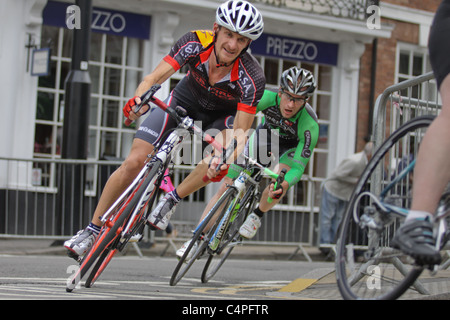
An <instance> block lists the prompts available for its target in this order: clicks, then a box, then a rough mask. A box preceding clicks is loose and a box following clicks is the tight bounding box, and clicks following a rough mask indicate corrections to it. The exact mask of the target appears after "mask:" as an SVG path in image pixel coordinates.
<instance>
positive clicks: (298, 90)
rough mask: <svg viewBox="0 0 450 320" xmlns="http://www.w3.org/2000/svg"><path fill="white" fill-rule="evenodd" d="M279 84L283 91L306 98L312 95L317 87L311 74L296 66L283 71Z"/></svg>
mask: <svg viewBox="0 0 450 320" xmlns="http://www.w3.org/2000/svg"><path fill="white" fill-rule="evenodd" d="M280 85H281V89H283V90H284V91H288V92H290V93H293V94H295V95H298V96H305V97H307V98H309V97H310V96H312V94H313V93H314V90H316V87H317V84H316V80H315V79H314V76H313V74H312V73H311V72H310V71H308V70H305V69H302V68H297V67H291V68H289V69H287V70H285V71H284V72H283V74H282V75H281V81H280Z"/></svg>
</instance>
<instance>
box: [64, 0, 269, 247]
mask: <svg viewBox="0 0 450 320" xmlns="http://www.w3.org/2000/svg"><path fill="white" fill-rule="evenodd" d="M263 27H264V24H263V20H262V16H261V14H260V12H259V11H258V10H257V9H256V8H255V7H254V6H253V5H252V4H250V3H248V2H246V1H241V0H230V1H227V2H225V3H223V4H221V5H220V6H219V7H218V9H217V11H216V22H215V23H214V27H213V30H212V31H194V32H189V33H187V34H186V35H184V36H183V37H181V38H180V39H179V40H178V41H177V42H176V43H175V45H174V46H173V48H172V50H171V51H170V53H169V54H168V55H167V56H166V57H165V58H164V59H163V60H162V61H161V62H160V63H159V64H158V66H157V67H156V68H155V70H154V71H153V72H152V73H151V74H149V75H147V76H146V77H145V78H144V79H143V81H142V82H141V83H140V84H139V86H138V88H137V89H136V93H135V97H134V98H132V99H130V100H129V101H128V103H127V104H126V105H125V107H124V110H123V111H124V114H125V116H126V117H127V118H128V119H130V120H136V119H138V118H139V117H140V116H142V115H143V114H145V113H146V112H147V111H148V110H149V106H144V107H143V108H141V109H140V110H139V111H138V112H137V113H135V112H134V110H135V106H136V105H137V104H139V103H140V99H139V97H140V96H141V95H142V94H143V93H145V92H146V91H147V90H148V89H149V88H150V87H151V86H153V85H154V84H161V83H163V82H164V81H166V80H167V79H168V78H169V77H170V76H172V75H173V74H174V73H175V72H176V71H178V70H179V69H180V68H181V67H183V66H184V65H187V66H188V67H189V72H188V74H187V75H186V77H185V78H183V79H182V80H181V81H180V82H179V83H178V84H177V86H176V87H175V89H174V90H173V91H172V92H171V94H170V96H169V97H168V99H167V101H166V103H167V104H168V105H169V106H170V107H174V106H177V105H180V106H182V107H184V108H185V109H186V110H187V112H188V115H189V116H190V117H192V118H193V119H194V120H196V121H202V127H203V130H208V129H218V130H219V131H220V134H218V135H217V136H216V140H218V141H219V142H221V143H222V145H224V146H228V144H229V143H230V140H231V139H232V138H233V137H236V138H237V142H238V144H237V147H236V150H235V152H234V155H233V156H232V158H233V159H234V158H235V157H237V155H238V154H239V153H240V152H241V151H242V150H243V148H244V146H245V141H246V135H245V133H247V131H248V129H249V128H250V127H251V125H252V123H253V120H254V116H255V112H256V105H257V104H258V102H259V100H260V99H261V96H262V94H263V92H264V87H265V78H264V73H263V70H262V69H261V67H260V66H259V64H258V62H257V61H256V60H255V59H254V58H253V57H252V56H251V55H250V54H249V53H248V52H247V49H248V47H249V45H250V43H251V41H252V40H256V39H257V38H258V37H259V36H260V35H261V34H262V32H263ZM174 126H175V123H174V122H173V120H172V119H170V118H169V117H168V115H167V114H166V113H165V112H164V111H162V110H160V109H159V108H155V109H153V110H152V111H151V113H150V115H149V116H148V117H147V118H146V119H145V120H144V121H143V123H142V125H141V126H140V127H139V130H138V131H137V133H136V136H135V139H134V141H133V145H132V147H131V151H130V154H129V155H128V157H127V158H126V160H125V161H124V162H123V164H122V165H121V166H120V167H119V168H118V169H117V170H116V171H115V172H114V173H113V174H112V175H111V177H110V178H109V179H108V182H107V183H106V185H105V188H104V190H103V193H102V195H101V197H100V201H99V203H98V205H97V208H96V210H95V212H94V217H93V219H92V222H91V223H90V224H89V226H88V227H87V228H86V229H84V230H82V231H80V232H79V233H78V234H77V235H75V236H74V237H73V238H72V239H70V240H68V241H66V242H65V244H64V246H65V247H66V248H67V249H69V250H70V251H72V253H75V254H77V255H82V254H84V253H85V252H86V251H87V250H88V249H89V247H90V246H91V244H92V242H93V240H94V239H95V237H96V235H97V234H98V232H99V230H100V220H99V217H100V216H101V215H102V214H103V213H104V212H105V211H106V210H107V209H108V208H109V207H110V206H111V205H112V204H113V202H114V201H115V199H116V198H117V197H118V196H119V195H120V194H121V193H122V192H123V191H124V190H125V188H126V187H127V186H128V185H129V184H130V183H131V182H132V181H133V179H134V177H135V176H136V175H137V174H138V172H139V171H140V170H141V168H142V166H143V165H144V161H145V159H146V158H147V155H148V154H150V153H151V152H152V151H153V148H154V145H155V143H157V142H158V140H159V139H160V138H161V136H162V134H163V132H165V131H166V130H168V129H169V128H172V127H174ZM231 128H233V129H234V130H233V133H232V134H230V133H229V134H228V135H227V134H226V130H227V129H231ZM233 159H229V160H230V161H229V162H232V160H233ZM208 163H209V164H210V165H208ZM217 164H218V161H217V159H216V158H213V160H212V161H211V157H208V158H206V159H204V160H203V161H202V162H201V163H200V164H199V165H197V167H196V168H195V169H194V171H192V172H191V174H190V175H189V176H188V177H187V178H186V179H185V180H184V181H183V182H182V183H181V184H180V185H179V186H178V187H177V188H176V189H175V190H173V191H172V192H170V193H168V194H167V195H166V196H165V197H164V198H163V199H162V200H161V201H160V202H159V203H158V205H157V206H156V208H155V210H154V211H153V212H152V213H151V214H150V217H149V221H148V222H149V223H150V224H151V225H153V226H154V227H156V228H159V229H165V228H166V227H167V224H168V222H169V219H170V216H171V215H172V213H173V211H174V209H175V205H176V204H177V203H178V201H180V200H181V199H182V198H184V197H186V196H188V195H189V194H191V193H192V192H194V191H196V190H198V189H200V188H202V187H204V186H205V185H206V184H207V182H204V181H203V179H202V178H203V176H204V175H205V174H206V175H208V177H209V178H210V179H211V178H215V177H216V176H217V172H216V170H215V167H216V166H217ZM221 169H226V166H225V165H223V166H222V167H221ZM219 176H221V175H220V174H219Z"/></svg>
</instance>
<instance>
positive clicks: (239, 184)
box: [208, 171, 250, 251]
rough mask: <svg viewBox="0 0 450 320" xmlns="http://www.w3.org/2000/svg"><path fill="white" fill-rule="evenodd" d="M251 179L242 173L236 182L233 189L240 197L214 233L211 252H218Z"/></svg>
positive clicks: (237, 197) (229, 208)
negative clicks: (246, 182)
mask: <svg viewBox="0 0 450 320" xmlns="http://www.w3.org/2000/svg"><path fill="white" fill-rule="evenodd" d="M249 177H250V175H249V173H247V172H245V171H242V172H241V174H240V175H239V177H238V178H237V179H236V180H235V181H234V184H233V186H232V188H235V189H236V190H237V191H238V195H237V196H236V197H235V198H234V200H233V201H232V202H231V203H230V205H229V206H228V208H227V211H226V212H225V214H224V216H223V217H222V219H221V221H220V223H219V226H218V228H217V229H216V231H215V232H214V234H213V236H212V238H211V240H210V241H209V244H208V245H209V248H210V249H211V250H213V251H214V250H217V248H218V247H219V244H220V242H221V240H222V237H223V235H224V231H225V230H226V229H227V227H228V224H229V223H230V221H231V220H232V219H234V218H235V215H236V213H237V212H238V210H239V208H240V205H239V199H240V198H241V197H242V193H243V191H244V188H245V181H247V179H248V178H249Z"/></svg>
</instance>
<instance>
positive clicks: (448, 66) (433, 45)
mask: <svg viewBox="0 0 450 320" xmlns="http://www.w3.org/2000/svg"><path fill="white" fill-rule="evenodd" d="M449 34H450V0H444V1H442V3H441V4H440V6H439V8H438V10H437V11H436V15H435V17H434V21H433V24H432V26H431V30H430V38H429V40H428V47H429V51H430V63H431V67H432V68H433V72H434V76H435V77H436V82H437V85H438V88H440V86H441V84H442V81H444V79H445V77H446V76H447V75H448V74H449V73H450V41H449V39H448V36H449Z"/></svg>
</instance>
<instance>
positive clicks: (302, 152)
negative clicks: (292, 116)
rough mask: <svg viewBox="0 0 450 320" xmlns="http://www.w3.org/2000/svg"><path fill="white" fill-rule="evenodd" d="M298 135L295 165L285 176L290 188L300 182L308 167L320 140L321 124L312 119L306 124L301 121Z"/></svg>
mask: <svg viewBox="0 0 450 320" xmlns="http://www.w3.org/2000/svg"><path fill="white" fill-rule="evenodd" d="M298 134H299V138H300V141H299V143H298V145H297V148H296V150H295V154H294V159H293V163H294V164H293V166H292V167H291V169H290V170H289V171H288V172H287V173H286V176H285V181H286V182H287V183H288V184H289V186H290V187H291V186H293V185H295V184H296V183H297V182H299V181H300V178H301V177H302V175H303V172H304V171H305V168H306V165H307V164H308V162H309V159H310V158H311V156H312V153H313V150H314V148H315V147H316V144H317V140H318V138H319V124H318V123H317V121H316V120H314V119H313V118H311V117H310V118H308V119H307V121H306V122H304V121H299V128H298Z"/></svg>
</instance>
